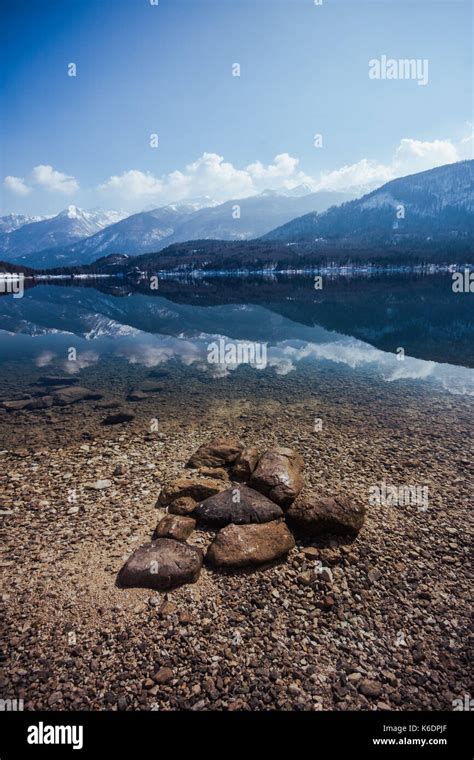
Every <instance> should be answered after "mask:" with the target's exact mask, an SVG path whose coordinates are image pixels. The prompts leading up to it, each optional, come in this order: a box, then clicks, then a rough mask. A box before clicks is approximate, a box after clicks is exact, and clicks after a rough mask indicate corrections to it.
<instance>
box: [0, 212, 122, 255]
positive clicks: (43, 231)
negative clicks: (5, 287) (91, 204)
mask: <svg viewBox="0 0 474 760" xmlns="http://www.w3.org/2000/svg"><path fill="white" fill-rule="evenodd" d="M19 216H20V215H10V216H9V217H2V219H1V222H2V224H3V225H5V223H6V224H7V225H8V224H10V231H5V232H3V234H0V256H1V257H2V258H4V259H6V260H11V261H18V263H25V264H29V263H33V264H36V263H37V262H36V255H37V254H38V252H40V251H42V250H44V249H54V248H59V247H62V246H67V245H70V244H71V242H73V241H76V240H81V239H83V238H86V237H88V236H90V235H93V234H94V233H95V232H98V231H99V230H103V229H104V228H105V227H108V226H110V225H111V224H114V223H116V222H118V221H120V220H121V219H123V218H124V217H125V216H126V214H125V212H122V211H102V210H99V211H83V210H82V209H80V208H77V206H68V207H67V208H66V209H64V211H61V212H60V213H59V214H57V216H53V217H46V218H43V219H41V218H39V219H38V220H36V221H26V222H25V223H22V219H21V218H19ZM12 217H14V219H12ZM26 219H29V218H28V217H26ZM8 220H10V222H8ZM15 223H16V228H13V229H12V228H11V227H12V224H15ZM0 229H1V228H0ZM30 257H31V261H30Z"/></svg>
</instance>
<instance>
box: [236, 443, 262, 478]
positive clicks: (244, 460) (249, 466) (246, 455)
mask: <svg viewBox="0 0 474 760" xmlns="http://www.w3.org/2000/svg"><path fill="white" fill-rule="evenodd" d="M259 456H260V455H259V452H258V449H257V447H256V446H250V447H249V448H247V449H244V450H243V451H242V452H241V453H240V454H239V457H238V458H237V460H236V462H235V464H234V466H233V468H232V477H233V478H234V479H235V480H240V481H241V482H243V483H246V482H247V480H249V478H250V476H251V474H252V472H253V471H254V470H255V467H256V466H257V462H258V459H259Z"/></svg>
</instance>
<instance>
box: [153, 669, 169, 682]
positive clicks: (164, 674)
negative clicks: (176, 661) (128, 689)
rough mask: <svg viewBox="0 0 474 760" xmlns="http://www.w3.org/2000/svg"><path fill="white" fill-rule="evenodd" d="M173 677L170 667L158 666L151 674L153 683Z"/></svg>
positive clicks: (166, 680)
mask: <svg viewBox="0 0 474 760" xmlns="http://www.w3.org/2000/svg"><path fill="white" fill-rule="evenodd" d="M172 678H173V671H172V670H171V668H160V669H159V670H158V671H157V672H156V673H155V674H154V676H153V681H154V682H155V683H168V681H171V679H172Z"/></svg>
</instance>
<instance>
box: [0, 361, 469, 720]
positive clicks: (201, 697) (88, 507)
mask: <svg viewBox="0 0 474 760" xmlns="http://www.w3.org/2000/svg"><path fill="white" fill-rule="evenodd" d="M113 369H114V368H113V367H112V368H110V367H109V368H108V373H109V374H108V375H107V377H104V374H103V373H104V369H103V368H102V367H98V366H95V367H92V368H87V369H85V370H84V371H83V372H81V375H80V385H81V386H86V387H88V388H92V389H94V390H97V389H99V390H101V391H102V393H103V399H102V400H100V401H95V400H90V401H82V402H79V403H76V404H73V405H71V406H65V407H53V408H51V409H39V410H37V411H15V412H7V411H2V412H1V413H0V423H1V431H2V434H1V438H2V441H1V445H0V448H1V449H2V451H1V454H0V462H1V465H2V467H1V473H2V474H1V483H2V488H1V510H2V513H1V518H0V519H1V522H2V523H3V532H4V536H5V538H4V541H3V542H2V543H3V549H2V559H1V563H0V570H1V574H2V585H3V593H2V597H1V598H2V613H1V617H2V619H3V627H4V629H5V630H4V636H3V649H2V653H1V657H2V666H3V675H2V677H1V681H0V697H2V698H22V699H24V704H25V709H28V710H39V709H52V710H78V709H88V710H103V709H111V710H125V709H133V710H137V709H143V710H176V709H180V710H181V709H186V710H189V709H192V710H239V709H251V710H268V709H278V710H373V709H382V710H383V709H387V710H388V709H390V710H409V709H412V710H441V709H443V710H451V709H453V702H454V700H457V699H463V697H464V695H465V694H469V693H471V692H472V686H471V683H470V679H469V668H468V662H469V660H468V649H467V644H468V636H469V630H470V627H469V619H468V618H469V564H468V547H469V545H470V538H469V527H470V526H469V522H470V520H471V515H470V509H469V506H470V500H471V499H472V472H473V471H472V450H471V449H470V443H469V441H470V434H471V432H472V430H473V429H474V403H473V401H472V399H469V398H468V397H462V396H450V395H448V394H441V393H438V394H435V393H433V392H432V391H430V389H429V387H428V386H427V385H420V384H416V383H414V382H412V381H399V382H396V383H383V382H382V381H377V380H376V379H375V378H372V377H370V376H369V375H368V374H366V373H364V372H363V371H359V370H357V371H354V370H351V369H349V368H342V369H341V368H338V371H337V373H335V371H334V368H333V366H332V365H330V364H327V365H324V364H321V365H318V366H317V367H312V368H308V367H307V368H305V367H300V368H299V369H298V372H295V373H291V374H290V375H288V376H277V375H275V374H274V373H273V372H271V371H269V372H265V373H258V372H253V371H251V370H250V369H245V368H241V369H239V370H238V371H236V372H233V373H231V374H230V375H229V376H228V377H224V378H221V379H217V380H210V379H209V378H208V377H206V376H205V375H203V374H200V373H199V372H197V371H193V370H191V369H189V370H187V369H185V368H182V367H177V368H176V370H173V371H171V370H170V369H168V370H164V371H163V372H161V373H160V372H159V371H155V372H154V373H153V372H152V371H150V370H149V369H148V370H146V369H145V368H143V367H133V366H129V365H127V367H126V369H124V368H123V367H122V366H121V367H120V371H118V368H116V369H117V371H116V372H115V374H114V372H113V371H112V370H113ZM101 372H102V374H101ZM38 374H39V373H38ZM17 380H18V378H17V379H15V373H14V372H12V373H10V374H9V379H8V381H6V382H5V383H4V384H3V387H2V392H3V396H4V397H7V396H8V395H9V394H10V396H11V394H12V393H13V391H14V390H15V391H18V389H19V385H18V383H17ZM151 380H156V381H157V382H158V381H159V383H160V386H161V387H160V389H159V390H158V391H156V390H155V391H154V392H152V393H150V394H149V395H146V396H145V397H143V398H142V399H140V400H137V401H125V398H126V394H127V392H128V393H129V391H130V388H131V387H133V388H145V391H146V387H147V386H146V382H148V383H149V384H150V381H151ZM117 410H119V411H123V410H126V411H127V412H130V413H131V414H133V415H134V419H132V420H131V421H129V422H126V423H123V424H119V425H113V426H106V425H105V426H104V425H103V424H101V423H102V421H103V419H104V418H105V417H106V416H107V415H109V414H114V413H116V412H117ZM316 418H318V419H321V420H322V429H321V430H319V431H316V432H315V419H316ZM154 420H157V421H158V422H157V424H156V423H154V422H153V421H154ZM155 428H157V429H155ZM222 435H224V436H225V435H235V436H238V437H239V438H240V439H241V440H242V441H243V442H244V443H245V444H247V445H255V446H257V447H259V449H260V450H265V448H267V447H268V446H269V445H284V446H291V447H294V448H295V449H297V450H298V451H299V452H300V454H301V455H302V456H303V458H304V462H305V477H306V483H307V487H313V488H314V489H317V490H318V492H321V493H324V494H327V495H329V496H335V495H344V494H349V495H350V496H352V497H353V498H354V499H355V500H356V501H360V502H364V503H365V504H368V499H369V493H370V489H371V488H372V487H373V486H375V485H377V484H379V483H380V482H381V481H383V480H385V481H386V482H387V483H390V484H394V485H398V486H399V485H419V486H426V487H427V488H428V491H429V503H428V508H427V509H426V510H422V509H420V508H418V507H417V506H400V505H398V506H397V505H390V506H387V505H383V504H371V505H370V506H369V507H368V516H367V520H366V523H365V525H364V527H363V529H362V530H361V532H360V534H359V536H358V537H357V538H356V539H355V540H350V539H348V538H346V539H343V540H341V539H340V538H335V537H331V536H326V537H324V539H321V540H319V541H313V542H308V543H303V542H302V541H301V540H298V541H297V545H296V547H295V548H294V549H292V550H291V551H290V553H289V555H288V558H287V560H286V561H285V562H277V563H275V564H273V565H270V566H267V567H264V568H262V569H254V570H240V571H234V572H230V571H216V570H211V569H209V568H208V567H207V566H206V565H205V566H204V567H203V570H202V572H201V575H200V578H199V580H198V582H197V583H195V584H193V585H188V586H183V587H181V588H179V589H177V590H175V591H173V592H169V593H159V592H156V591H150V590H147V589H139V588H137V589H122V588H118V587H117V586H116V579H117V574H118V572H119V570H120V568H121V566H122V565H123V562H124V560H125V559H126V558H127V557H128V556H129V555H130V554H131V552H132V551H133V550H134V549H135V548H136V547H137V546H139V545H140V544H142V543H145V542H147V541H149V540H150V538H151V535H152V533H153V531H154V529H155V527H156V524H157V522H158V520H159V518H160V516H162V515H163V514H164V511H163V510H160V509H159V508H157V506H156V502H157V497H158V495H159V492H160V484H161V483H162V482H165V481H166V480H169V479H172V478H176V477H180V476H181V475H182V474H183V466H184V464H185V463H186V462H187V460H188V459H189V457H190V455H191V454H192V453H193V452H194V451H195V450H196V448H197V447H198V446H199V445H200V444H201V443H203V442H204V441H206V440H207V439H210V438H213V437H215V436H222ZM97 481H105V483H106V484H107V485H105V486H101V487H97V485H98V484H97ZM94 486H96V487H94ZM213 535H214V533H213V532H211V531H204V530H201V529H199V530H196V531H195V532H194V533H193V534H192V536H191V538H190V539H189V542H190V543H192V544H194V545H196V546H199V547H200V548H202V549H205V548H206V547H207V546H208V544H209V543H210V541H211V540H212V537H213ZM318 561H321V562H322V563H323V565H324V566H325V567H327V568H328V570H329V572H326V573H324V574H322V575H320V578H319V580H318V581H317V582H316V583H314V584H312V585H308V584H306V582H305V578H306V577H307V571H308V570H311V568H312V567H313V566H314V564H315V562H318Z"/></svg>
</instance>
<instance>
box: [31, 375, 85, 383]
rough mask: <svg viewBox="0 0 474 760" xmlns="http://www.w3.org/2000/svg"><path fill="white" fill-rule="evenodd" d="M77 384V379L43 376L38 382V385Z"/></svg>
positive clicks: (62, 376)
mask: <svg viewBox="0 0 474 760" xmlns="http://www.w3.org/2000/svg"><path fill="white" fill-rule="evenodd" d="M75 382H76V378H75V377H71V376H69V377H67V376H64V375H61V376H56V375H42V377H39V378H38V380H37V381H36V385H74V383H75Z"/></svg>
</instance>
